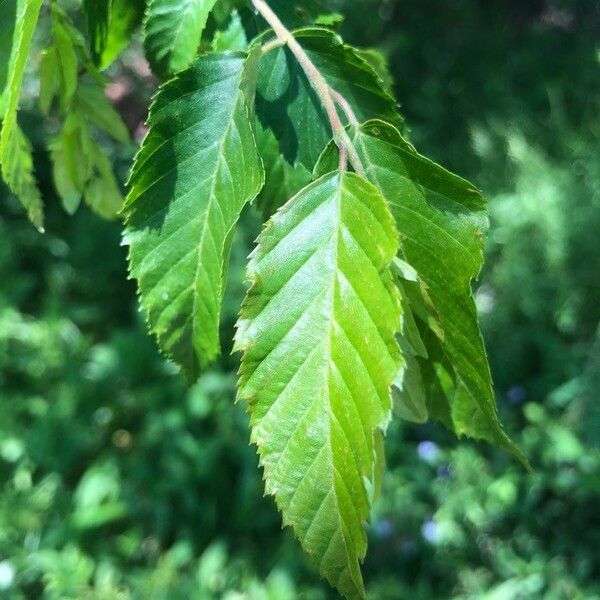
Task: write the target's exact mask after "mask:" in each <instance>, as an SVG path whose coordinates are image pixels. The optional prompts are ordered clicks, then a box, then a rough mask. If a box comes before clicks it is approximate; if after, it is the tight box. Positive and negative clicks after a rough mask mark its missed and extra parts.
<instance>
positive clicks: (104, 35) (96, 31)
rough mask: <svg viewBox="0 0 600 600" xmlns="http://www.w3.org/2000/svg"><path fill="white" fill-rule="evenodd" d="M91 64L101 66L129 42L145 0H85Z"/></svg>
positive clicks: (103, 67)
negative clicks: (92, 62)
mask: <svg viewBox="0 0 600 600" xmlns="http://www.w3.org/2000/svg"><path fill="white" fill-rule="evenodd" d="M84 7H85V10H86V14H87V19H88V31H89V33H90V48H91V53H92V59H93V61H94V64H95V65H96V66H98V67H99V68H100V69H102V70H104V69H106V68H107V67H109V66H110V64H111V63H112V62H113V61H114V60H115V58H117V56H119V54H120V53H121V52H122V51H123V49H124V48H126V47H127V46H128V45H129V43H130V42H131V36H132V34H133V32H134V31H135V30H136V28H137V27H138V26H139V25H140V24H141V22H142V18H143V16H144V8H145V0H85V1H84Z"/></svg>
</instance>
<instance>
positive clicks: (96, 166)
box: [50, 110, 123, 220]
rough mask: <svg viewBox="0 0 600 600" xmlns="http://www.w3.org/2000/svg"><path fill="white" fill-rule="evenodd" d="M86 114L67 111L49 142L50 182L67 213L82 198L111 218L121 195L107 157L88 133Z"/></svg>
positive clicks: (116, 209)
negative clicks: (58, 132) (59, 131)
mask: <svg viewBox="0 0 600 600" xmlns="http://www.w3.org/2000/svg"><path fill="white" fill-rule="evenodd" d="M86 116H87V115H86V114H82V113H80V112H79V111H77V110H75V111H73V112H71V113H70V114H69V115H68V116H67V118H66V120H65V124H64V127H63V129H62V131H61V133H60V135H58V136H57V137H56V138H55V139H54V140H53V141H52V142H51V143H50V158H51V160H52V173H53V177H54V184H55V187H56V190H57V192H58V194H59V196H60V198H61V201H62V204H63V206H64V208H65V210H66V211H67V213H69V214H73V213H74V212H75V211H76V210H77V208H78V207H79V204H80V202H81V198H82V197H83V198H84V200H85V202H86V204H87V205H88V206H89V207H90V208H91V209H92V210H93V211H94V212H95V213H96V214H97V215H99V216H100V217H102V218H103V219H107V220H110V219H114V218H116V216H117V215H118V213H119V210H120V209H121V206H122V204H123V196H122V194H121V190H120V189H119V185H118V183H117V180H116V178H115V175H114V173H113V169H112V165H111V163H110V160H109V159H108V156H107V155H106V153H105V152H104V150H102V148H101V147H100V146H99V145H98V144H97V143H96V141H95V140H94V139H93V138H92V136H91V135H90V132H89V130H88V126H87V123H86V120H85V117H86Z"/></svg>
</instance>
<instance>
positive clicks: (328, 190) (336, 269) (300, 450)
mask: <svg viewBox="0 0 600 600" xmlns="http://www.w3.org/2000/svg"><path fill="white" fill-rule="evenodd" d="M396 251H397V232H396V230H395V227H394V223H393V219H392V217H391V215H390V214H389V211H388V209H387V207H386V204H385V201H384V200H383V198H382V197H381V196H380V194H379V193H378V191H377V190H376V189H375V188H374V187H373V186H372V185H371V184H369V183H368V182H366V181H365V180H363V179H361V178H360V177H358V176H357V175H355V174H353V173H345V174H342V175H340V174H339V173H332V174H329V175H326V176H324V177H322V178H321V179H319V180H317V181H316V182H314V183H312V184H311V185H309V186H308V187H306V188H305V189H303V190H302V191H301V192H300V193H299V194H298V195H297V196H295V197H294V198H292V199H291V200H290V201H289V202H288V203H287V204H286V205H285V206H284V207H283V208H282V209H280V210H279V211H278V212H277V213H276V214H275V215H274V216H273V218H272V219H271V221H269V223H268V224H267V226H266V228H265V230H264V231H263V233H262V234H261V235H260V237H259V239H258V245H257V247H256V250H255V251H254V253H253V254H252V256H251V260H250V264H249V268H248V276H249V279H250V281H251V282H252V287H251V289H250V291H249V292H248V295H247V298H246V300H245V302H244V305H243V307H242V311H241V313H240V315H241V316H240V321H239V323H238V330H237V334H236V349H238V350H243V352H244V354H243V358H242V364H241V368H240V380H239V396H240V397H241V398H243V399H244V400H246V401H247V402H248V406H249V411H250V414H251V424H252V440H253V442H254V443H256V445H257V446H258V452H259V456H260V462H261V464H262V466H263V467H264V473H265V483H266V491H267V493H268V494H272V495H274V496H275V499H276V502H277V505H278V507H279V509H280V510H281V511H282V513H283V520H284V523H285V524H288V525H291V526H292V527H293V528H294V531H295V533H296V535H297V536H298V538H299V540H300V542H301V543H302V546H303V547H304V549H305V550H306V552H307V553H308V554H309V556H310V557H311V558H312V560H313V561H314V562H315V563H316V565H317V566H318V568H319V570H320V572H321V574H322V575H323V576H324V577H326V578H327V579H328V580H329V582H330V583H331V584H332V585H334V586H335V587H337V589H338V590H339V591H340V592H341V593H342V594H344V595H346V597H348V598H363V597H364V588H363V583H362V578H361V574H360V566H359V564H360V561H362V559H363V558H364V555H365V551H366V535H365V532H364V529H363V525H364V523H365V521H366V520H367V519H368V518H369V514H370V501H371V495H370V492H369V490H370V489H371V488H372V487H377V486H378V481H379V479H380V477H379V472H380V468H381V464H382V455H381V451H380V450H381V444H380V439H379V438H377V439H376V436H380V435H381V430H384V429H385V427H386V425H387V423H388V420H389V418H390V412H391V398H390V391H389V388H390V385H391V382H392V380H393V378H394V376H395V374H396V372H397V371H398V369H399V366H400V362H401V356H400V351H399V348H398V345H397V343H396V340H395V336H394V332H395V331H396V330H397V329H398V326H399V323H400V302H399V297H398V294H397V290H396V288H395V286H394V285H393V282H392V277H391V272H390V271H389V268H388V266H389V263H390V261H391V260H392V258H393V256H394V255H395V253H396Z"/></svg>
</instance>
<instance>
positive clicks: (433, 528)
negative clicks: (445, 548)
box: [421, 520, 440, 544]
mask: <svg viewBox="0 0 600 600" xmlns="http://www.w3.org/2000/svg"><path fill="white" fill-rule="evenodd" d="M421 535H422V536H423V538H424V539H425V540H426V541H428V542H429V543H430V544H435V543H437V542H438V541H439V539H440V526H439V525H438V524H437V523H436V522H435V521H431V520H430V521H425V523H423V525H422V526H421Z"/></svg>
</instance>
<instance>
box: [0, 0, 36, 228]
mask: <svg viewBox="0 0 600 600" xmlns="http://www.w3.org/2000/svg"><path fill="white" fill-rule="evenodd" d="M41 5H42V0H23V2H22V4H19V8H20V10H19V14H18V18H17V28H16V31H15V38H14V47H13V53H12V57H11V61H10V64H9V67H8V76H7V94H6V110H5V114H4V121H3V122H2V131H1V132H0V164H1V167H2V177H3V179H4V181H5V182H6V183H7V184H8V187H9V188H10V190H11V191H12V192H13V193H14V194H15V195H16V196H17V197H18V198H19V200H20V201H21V203H22V204H23V206H24V207H25V208H26V210H27V214H28V216H29V219H30V220H31V222H32V223H33V224H34V225H35V226H36V227H37V228H38V230H40V231H43V229H44V216H43V206H42V198H41V195H40V191H39V189H38V187H37V182H36V180H35V177H34V174H33V157H32V153H31V145H30V144H29V141H28V140H27V138H26V137H25V135H24V134H23V132H22V131H21V130H20V128H19V126H18V124H17V110H18V107H19V98H20V95H21V85H22V83H23V76H24V74H25V65H26V63H27V57H28V55H29V48H30V45H31V39H32V37H33V32H34V30H35V26H36V23H37V20H38V16H39V13H40V8H41Z"/></svg>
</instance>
